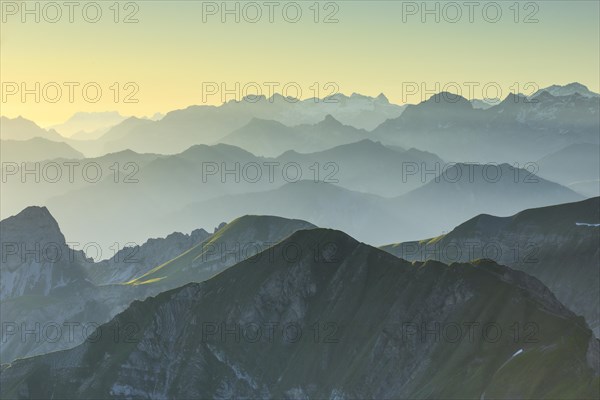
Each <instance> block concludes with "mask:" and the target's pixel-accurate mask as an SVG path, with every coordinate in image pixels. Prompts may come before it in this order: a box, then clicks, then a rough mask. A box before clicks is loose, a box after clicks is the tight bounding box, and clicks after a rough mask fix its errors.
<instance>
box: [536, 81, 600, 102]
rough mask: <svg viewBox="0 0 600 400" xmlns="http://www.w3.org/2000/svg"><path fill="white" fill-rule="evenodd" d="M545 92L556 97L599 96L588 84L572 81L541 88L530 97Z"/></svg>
mask: <svg viewBox="0 0 600 400" xmlns="http://www.w3.org/2000/svg"><path fill="white" fill-rule="evenodd" d="M543 93H548V94H550V95H552V96H554V97H564V96H572V95H576V94H578V95H580V96H583V97H598V96H600V95H599V94H598V93H594V92H592V91H591V90H590V89H589V88H588V87H587V86H585V85H583V84H581V83H579V82H571V83H568V84H566V85H551V86H548V87H546V88H543V89H540V90H538V91H537V92H535V93H534V94H533V95H532V96H530V97H532V98H533V97H538V96H540V95H542V94H543Z"/></svg>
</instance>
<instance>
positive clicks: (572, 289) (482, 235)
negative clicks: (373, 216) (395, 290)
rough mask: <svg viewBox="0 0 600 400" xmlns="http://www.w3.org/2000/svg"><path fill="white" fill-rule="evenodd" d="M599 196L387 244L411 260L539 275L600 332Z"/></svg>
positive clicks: (486, 218)
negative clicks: (484, 263)
mask: <svg viewBox="0 0 600 400" xmlns="http://www.w3.org/2000/svg"><path fill="white" fill-rule="evenodd" d="M598 224H600V198H598V197H596V198H594V199H589V200H585V201H581V202H577V203H569V204H561V205H557V206H550V207H544V208H536V209H531V210H526V211H522V212H520V213H518V214H516V215H513V216H511V217H493V216H490V215H479V216H477V217H475V218H472V219H470V220H469V221H467V222H465V223H463V224H461V225H459V226H457V227H456V228H454V229H453V230H452V231H451V232H449V233H447V234H446V235H442V236H440V237H436V238H433V239H427V240H422V241H415V242H405V243H400V244H394V245H388V246H383V247H382V249H383V250H386V251H388V252H390V253H392V254H394V255H396V256H398V257H401V258H404V259H407V260H411V261H413V260H415V261H416V260H419V261H425V260H428V259H433V260H438V261H442V262H446V263H449V262H465V261H469V260H473V259H476V258H482V257H485V258H491V259H494V260H495V261H496V262H498V263H501V264H504V265H508V266H510V267H512V268H515V269H519V270H522V271H525V272H527V273H528V274H530V275H533V276H535V277H536V278H538V279H539V280H541V281H542V282H543V283H544V284H545V285H546V286H548V287H549V288H550V289H551V290H552V292H553V293H554V294H555V295H556V296H557V298H558V299H559V300H560V301H561V302H562V303H563V304H565V305H566V306H568V307H569V308H570V309H571V310H573V311H574V312H576V313H577V314H579V315H583V316H585V318H586V321H587V323H588V324H589V326H590V327H591V328H592V329H593V330H594V333H595V334H596V336H599V335H600V310H599V306H598V304H600V293H599V291H598V287H599V284H600V261H599V260H600V246H599V243H600V226H599V225H598Z"/></svg>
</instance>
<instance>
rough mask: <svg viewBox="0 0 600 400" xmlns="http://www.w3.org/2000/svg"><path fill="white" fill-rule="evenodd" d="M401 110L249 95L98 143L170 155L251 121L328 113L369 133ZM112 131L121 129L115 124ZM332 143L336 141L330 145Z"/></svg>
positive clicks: (378, 103) (375, 102) (373, 101)
mask: <svg viewBox="0 0 600 400" xmlns="http://www.w3.org/2000/svg"><path fill="white" fill-rule="evenodd" d="M402 109H403V107H402V106H398V105H395V104H390V103H389V102H388V101H387V99H386V98H385V96H378V97H376V98H371V97H367V96H361V95H352V96H344V95H341V94H338V95H334V96H330V97H328V98H327V99H306V100H300V101H299V100H298V99H293V98H287V97H283V96H281V95H279V94H275V95H273V96H272V97H270V98H267V97H265V96H248V97H246V98H244V99H241V100H239V101H236V100H231V101H228V102H226V103H224V104H222V105H220V106H206V105H202V106H198V105H195V106H190V107H188V108H186V109H183V110H174V111H171V112H169V113H167V115H166V116H165V117H164V118H162V119H161V120H159V121H155V122H151V123H148V124H144V126H133V127H131V129H126V130H123V134H121V135H119V136H120V137H119V138H117V139H115V140H108V138H109V137H114V136H115V135H114V134H113V129H110V130H109V131H108V132H107V133H106V134H105V135H104V137H102V138H100V142H102V143H103V144H104V148H103V150H104V151H118V150H123V149H126V148H129V149H132V150H135V151H141V152H160V153H163V154H174V153H179V152H181V151H183V150H185V149H187V148H188V147H190V146H193V145H196V144H212V143H215V142H217V141H219V140H220V139H222V138H223V137H225V136H226V135H228V134H230V133H231V132H233V131H235V130H236V129H239V128H242V127H243V126H244V125H246V124H248V123H249V122H250V121H252V120H253V119H259V120H272V121H276V122H279V123H281V124H283V125H286V126H295V125H302V124H306V125H313V124H317V123H318V122H319V121H322V120H323V119H324V118H325V117H326V116H327V115H329V114H330V115H333V116H334V117H335V118H336V119H338V118H339V120H340V121H342V122H343V123H345V124H356V125H357V126H358V127H359V128H358V129H361V128H363V127H364V128H369V129H372V128H374V127H375V126H376V125H378V124H379V123H381V122H383V121H385V120H386V119H388V118H395V117H397V116H398V115H400V114H401V112H402ZM114 129H121V128H120V127H119V125H117V126H116V127H114ZM355 130H356V128H355ZM336 144H339V143H334V144H332V146H334V145H336ZM248 150H250V148H248ZM285 150H289V148H285V149H284V150H283V151H285ZM259 154H260V153H259ZM278 154H279V153H278ZM274 155H277V154H274Z"/></svg>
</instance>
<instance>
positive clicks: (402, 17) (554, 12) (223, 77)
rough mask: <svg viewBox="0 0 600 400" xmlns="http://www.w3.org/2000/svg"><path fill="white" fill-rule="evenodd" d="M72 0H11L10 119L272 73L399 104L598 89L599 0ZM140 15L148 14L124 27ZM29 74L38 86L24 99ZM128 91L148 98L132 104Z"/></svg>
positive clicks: (53, 118) (286, 80)
mask: <svg viewBox="0 0 600 400" xmlns="http://www.w3.org/2000/svg"><path fill="white" fill-rule="evenodd" d="M36 3H37V4H38V5H37V7H38V10H39V13H37V15H36V11H35V7H36ZM63 3H64V2H63V1H58V2H57V3H54V4H58V6H59V7H58V8H57V7H54V6H53V5H52V6H48V5H46V3H42V2H27V3H26V4H27V7H28V8H29V9H30V10H34V11H33V12H32V13H31V14H25V13H24V11H23V8H24V7H25V5H24V4H25V3H21V2H10V1H8V2H7V1H3V2H2V27H1V39H0V48H1V57H0V67H1V80H2V103H1V106H2V110H1V112H2V114H3V115H6V116H9V117H15V116H17V115H23V116H24V117H26V118H30V119H33V120H35V121H36V122H38V123H39V124H41V125H50V124H54V123H60V122H62V121H64V120H66V119H67V118H68V117H69V116H71V115H72V114H73V113H74V112H76V111H108V110H117V111H119V112H121V113H123V114H128V115H130V114H133V115H138V116H141V115H152V114H154V113H155V112H167V111H169V110H172V109H176V108H183V107H186V106H188V105H191V104H205V103H208V104H219V103H221V100H222V96H221V95H222V93H221V90H220V89H219V92H218V93H216V94H214V95H211V96H207V97H206V98H205V99H203V83H205V84H204V86H205V90H204V94H206V83H207V82H208V83H210V82H215V83H217V84H218V85H220V84H221V83H225V84H226V85H227V87H228V88H229V89H231V90H232V93H230V94H228V97H227V99H228V100H229V99H232V98H234V97H236V98H239V97H240V96H241V95H243V94H244V93H249V94H253V93H256V91H257V88H258V90H260V91H261V92H262V93H264V94H268V92H269V90H270V89H269V87H270V86H269V84H265V82H273V84H271V87H273V86H274V87H275V88H276V91H278V92H280V91H281V89H282V87H283V86H284V85H287V86H286V88H287V90H288V91H287V94H288V95H292V96H295V95H296V94H297V93H298V92H297V90H298V89H300V90H301V93H300V94H301V96H302V97H303V98H306V97H312V96H314V95H315V94H318V95H319V96H320V97H323V96H324V95H327V94H329V93H331V92H334V91H339V92H342V93H346V94H350V93H352V92H359V93H362V94H367V95H372V96H375V95H377V94H379V93H381V92H383V93H385V94H386V95H387V96H388V98H389V99H390V100H391V101H393V102H397V103H403V102H408V103H416V102H419V101H420V100H421V99H422V98H426V97H428V96H430V95H431V93H430V92H427V91H425V92H423V90H421V89H420V86H421V85H422V84H426V87H427V89H428V90H430V91H435V89H436V82H437V84H438V85H439V86H438V88H439V89H444V88H446V89H447V90H449V91H452V92H456V91H457V90H458V91H460V92H461V93H462V94H463V95H464V96H465V97H472V96H469V90H470V89H469V87H474V92H473V95H474V97H482V96H484V95H488V96H490V97H493V96H494V94H495V93H496V88H497V87H500V88H501V89H502V91H501V93H499V94H500V95H501V97H505V96H506V95H507V94H508V92H509V91H511V90H515V88H518V90H519V91H522V92H525V93H531V92H532V90H533V89H534V88H535V86H536V85H537V86H539V87H545V86H548V85H551V84H554V83H558V84H565V83H569V82H573V81H579V82H581V83H584V84H586V85H587V86H588V87H589V88H590V89H592V90H594V91H598V90H599V85H600V83H599V76H598V75H599V74H598V71H599V70H600V60H599V57H600V56H599V48H600V39H599V38H600V31H599V22H598V21H599V19H600V9H599V2H598V1H538V2H523V1H521V2H519V3H516V2H515V1H499V2H495V3H494V2H470V3H469V2H464V1H459V2H428V3H427V7H428V9H430V10H434V11H433V12H432V13H431V14H424V13H423V6H422V4H423V3H422V2H402V1H397V2H392V1H337V2H319V3H316V4H317V7H315V2H314V1H299V2H277V1H274V2H270V3H269V2H265V1H258V2H255V3H252V2H250V3H249V2H227V3H226V6H227V8H228V9H230V10H234V11H233V12H232V13H231V14H225V15H223V14H222V11H223V10H222V9H223V7H222V2H201V1H169V2H166V1H136V2H120V3H118V9H119V13H118V15H116V14H115V9H116V8H117V7H115V6H114V2H113V1H99V2H97V3H93V2H85V1H84V2H76V3H77V5H76V6H75V8H74V9H73V20H74V21H73V22H72V23H71V22H69V19H70V15H69V13H70V12H69V11H70V9H69V7H68V6H65V5H63ZM236 3H237V6H236ZM467 3H468V4H472V5H471V6H469V5H465V4H467ZM515 5H516V6H515ZM236 7H237V10H238V11H235V9H236ZM436 7H437V10H439V11H435V10H436ZM84 8H85V10H86V11H85V13H84V11H83V10H84ZM97 8H100V9H101V11H102V15H101V16H99V17H98V18H97V17H96V12H97ZM317 8H318V9H319V13H318V15H316V14H315V9H317ZM259 9H260V12H261V13H262V15H261V16H260V17H258V16H257V15H258V14H257V10H259ZM517 9H518V13H516V10H517ZM58 10H60V13H61V16H60V18H59V17H58V14H57V11H58ZM270 10H273V12H272V22H270V21H269V20H270V15H269V14H270ZM284 10H285V11H284ZM298 10H301V13H302V14H301V16H298V17H297V12H298ZM498 11H500V12H501V15H498V14H497V13H498ZM457 12H460V14H461V15H460V16H459V15H458V14H457ZM130 14H133V16H132V17H130V19H137V20H138V22H134V23H124V22H123V20H124V19H125V17H126V16H127V15H130ZM84 16H85V18H84ZM328 16H329V18H328V19H329V20H330V23H325V22H324V20H325V19H327V17H328ZM36 17H38V18H39V22H36V21H35V18H36ZM236 17H239V22H236V21H235V19H236ZM436 17H438V18H439V22H436ZM23 18H25V22H23V20H22V19H23ZM115 18H116V19H117V21H118V22H115ZM222 18H226V20H225V22H223V21H222ZM315 18H316V19H317V22H315ZM423 18H425V21H424V22H423V21H422V19H423ZM86 19H87V21H86ZM95 19H98V22H95V23H93V22H92V21H93V20H95ZM471 19H472V22H471V21H470V20H471ZM515 19H516V22H515ZM252 20H257V22H255V23H253V22H252ZM294 20H298V22H296V23H293V22H292V21H294ZM335 20H337V22H334V21H335ZM536 20H537V22H535V21H536ZM52 21H56V22H52ZM453 21H455V22H453ZM494 21H496V22H494ZM36 82H39V89H37V88H36ZM52 82H55V83H52ZM64 82H73V83H70V84H65V83H64ZM115 82H117V85H114V84H115ZM128 82H132V83H131V84H129V85H127V83H128ZM236 82H239V90H238V89H236ZM252 82H254V83H255V84H252ZM315 82H316V83H317V85H316V86H315ZM328 82H333V83H334V84H333V85H329V86H327V85H326V84H327V83H328ZM453 82H455V83H456V84H453ZM469 82H471V83H469ZM529 82H533V85H530V86H525V85H526V84H527V83H529ZM23 83H24V84H25V86H26V88H27V89H29V90H31V91H32V94H28V95H26V96H25V99H23V98H22V96H21V94H22V89H23V85H22V84H23ZM86 84H87V86H86V91H87V92H86V93H87V99H86V98H85V97H84V93H83V87H84V85H86ZM277 84H278V85H279V86H277ZM415 84H416V86H415ZM245 85H246V88H247V90H248V91H247V92H244V91H243V88H244V86H245ZM407 85H408V86H407ZM484 85H486V87H487V88H488V92H487V94H482V87H483V86H484ZM98 87H99V88H100V89H101V90H102V93H101V95H96V90H97V88H98ZM117 87H118V88H119V89H118V90H117ZM316 87H319V89H320V90H319V92H318V93H317V92H315V89H316ZM70 88H71V89H72V96H73V97H72V100H73V102H70V100H71V99H69V97H70V96H69V92H70ZM415 88H418V89H415ZM57 89H60V91H61V96H60V97H58V92H57ZM212 89H214V87H212ZM13 92H16V93H15V94H11V93H13ZM117 92H118V94H119V98H118V99H115V94H116V93H117ZM134 92H135V93H134ZM415 92H416V93H415ZM411 93H412V94H411ZM36 94H37V95H39V99H36V98H35V97H36ZM128 94H130V95H131V96H130V97H129V100H137V103H131V102H125V98H126V95H128ZM36 100H39V102H36Z"/></svg>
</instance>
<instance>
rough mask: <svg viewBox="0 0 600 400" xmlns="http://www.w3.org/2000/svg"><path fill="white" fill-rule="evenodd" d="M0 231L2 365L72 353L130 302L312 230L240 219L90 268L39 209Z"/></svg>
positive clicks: (286, 223)
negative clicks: (289, 237)
mask: <svg viewBox="0 0 600 400" xmlns="http://www.w3.org/2000/svg"><path fill="white" fill-rule="evenodd" d="M0 226H1V228H2V251H3V252H2V257H3V259H2V260H3V263H2V270H1V271H0V272H1V275H0V277H1V279H0V282H1V284H2V292H1V293H2V298H1V299H2V300H1V301H0V315H1V317H2V330H1V337H0V362H2V363H6V362H11V361H13V360H15V359H17V358H21V357H28V356H34V355H39V354H45V353H48V352H52V351H58V350H64V349H69V348H73V347H75V346H77V345H79V344H81V343H82V342H83V341H84V340H86V338H88V336H89V335H91V334H92V333H93V332H94V330H95V329H96V328H97V327H98V326H99V325H101V324H104V323H106V322H108V321H109V320H110V319H111V318H112V317H114V316H115V315H116V314H118V313H120V312H121V311H123V310H124V309H125V308H126V307H127V306H129V304H130V303H131V302H132V301H134V300H141V299H145V298H146V297H148V296H154V295H157V294H159V293H161V292H162V291H164V290H168V289H173V288H176V287H178V286H182V285H185V284H187V283H190V282H202V281H203V280H205V279H208V278H210V277H211V276H213V275H214V274H216V273H218V272H220V271H222V270H224V269H226V268H228V267H230V266H231V265H233V264H235V263H237V262H240V261H242V260H243V259H245V258H247V257H250V256H252V255H253V254H255V253H256V252H258V251H262V250H264V249H266V248H268V247H269V246H271V245H273V244H274V243H277V242H278V241H280V240H282V239H284V238H285V237H287V236H289V235H290V234H292V233H293V232H295V231H296V230H298V229H310V228H314V226H313V225H311V224H309V223H307V222H304V221H299V220H288V219H285V218H277V217H270V216H245V217H240V218H238V219H236V220H235V221H232V222H231V223H229V224H226V225H224V226H222V227H221V229H219V230H217V231H216V232H215V234H213V235H212V236H210V240H208V238H209V235H208V233H207V232H206V231H204V230H195V231H193V232H192V234H191V235H183V234H180V233H174V234H172V235H169V236H168V237H167V238H164V239H154V240H149V241H148V242H147V243H146V244H144V245H143V246H141V247H139V248H137V249H134V250H135V251H136V253H135V254H132V253H131V251H132V249H124V250H122V252H120V253H118V254H117V255H116V256H115V257H113V259H111V260H107V261H104V262H100V263H97V264H95V263H93V260H91V259H85V257H84V256H83V253H82V252H79V251H74V250H72V249H70V248H69V247H68V246H67V244H66V243H65V239H64V236H63V234H62V233H61V231H60V229H59V227H58V224H57V223H56V221H55V220H54V218H53V217H52V216H51V215H50V213H49V212H48V210H47V209H45V208H40V207H30V208H28V209H26V210H24V211H23V212H22V213H20V214H19V215H17V216H15V217H11V218H8V219H6V220H3V221H2V222H1V223H0ZM5 249H6V250H5ZM21 249H24V250H23V251H22V252H21ZM32 249H33V250H35V252H34V251H32ZM36 249H37V250H36ZM51 250H54V251H55V253H52V252H51ZM27 251H29V253H27ZM131 257H134V258H131ZM136 257H137V258H136ZM171 259H173V260H171ZM151 271H152V273H151V274H150V275H148V274H149V273H150V272H151ZM127 277H131V280H129V279H128V280H124V278H127ZM92 281H93V282H92ZM128 281H130V282H131V284H124V283H126V282H128Z"/></svg>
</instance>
